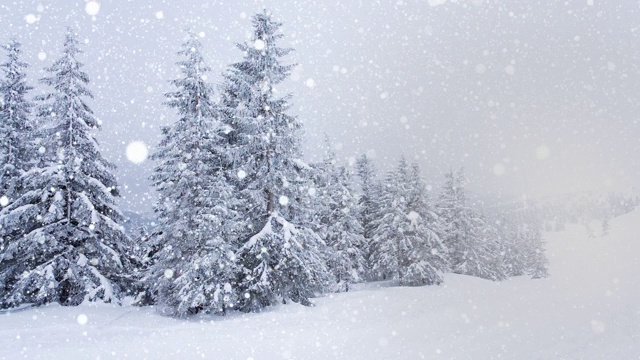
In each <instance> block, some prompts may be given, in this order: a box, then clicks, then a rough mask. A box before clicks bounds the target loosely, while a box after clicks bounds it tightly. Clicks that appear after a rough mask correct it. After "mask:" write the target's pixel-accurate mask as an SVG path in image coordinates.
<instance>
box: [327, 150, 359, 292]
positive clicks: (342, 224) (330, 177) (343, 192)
mask: <svg viewBox="0 0 640 360" xmlns="http://www.w3.org/2000/svg"><path fill="white" fill-rule="evenodd" d="M326 146H327V153H326V156H325V158H324V160H323V161H322V163H320V164H318V165H316V170H317V172H318V174H317V179H316V187H315V189H316V192H317V195H316V196H317V198H318V199H319V201H318V203H317V204H316V207H317V210H316V212H315V213H316V232H317V233H318V235H319V236H320V237H321V238H322V239H324V241H325V242H326V244H327V246H328V247H329V251H328V252H327V256H326V257H325V258H326V261H327V266H328V267H329V269H330V270H331V272H332V273H333V276H334V277H335V279H336V290H337V291H349V286H350V284H352V283H356V282H359V281H362V279H363V276H364V274H365V267H366V262H365V259H364V242H365V240H364V237H363V235H362V233H363V229H362V226H361V225H360V222H359V221H358V218H357V215H358V213H357V210H358V204H357V199H356V197H355V195H354V192H353V189H352V188H351V174H350V172H349V171H348V170H347V168H345V167H344V166H339V165H337V164H336V162H337V160H336V156H335V154H334V153H333V151H331V146H330V144H329V141H328V139H327V140H326Z"/></svg>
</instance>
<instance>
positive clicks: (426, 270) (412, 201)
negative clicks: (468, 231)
mask: <svg viewBox="0 0 640 360" xmlns="http://www.w3.org/2000/svg"><path fill="white" fill-rule="evenodd" d="M406 181H407V190H408V193H407V217H408V219H409V220H410V225H409V227H408V231H407V232H406V235H407V236H408V237H409V239H410V242H411V245H412V251H411V253H410V255H409V257H410V258H411V261H410V265H409V267H408V268H407V269H406V270H404V275H403V278H404V283H406V284H412V285H423V284H428V285H431V284H440V283H441V282H442V277H441V276H440V274H441V273H443V272H445V271H446V270H447V269H448V261H447V251H446V248H445V247H444V245H443V243H442V241H441V237H442V236H443V233H444V229H443V228H444V227H443V224H442V223H441V221H440V218H439V217H438V215H437V214H436V212H435V208H434V206H433V204H432V203H431V199H429V197H428V194H427V187H426V185H425V184H424V181H423V180H422V175H421V173H420V167H419V166H418V164H415V163H414V164H412V165H411V171H410V173H409V178H408V179H407V180H406Z"/></svg>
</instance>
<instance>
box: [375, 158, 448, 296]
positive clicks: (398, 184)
mask: <svg viewBox="0 0 640 360" xmlns="http://www.w3.org/2000/svg"><path fill="white" fill-rule="evenodd" d="M413 176H418V177H419V169H418V168H417V167H414V168H413V170H411V169H409V165H408V163H407V161H406V160H405V159H404V157H403V158H401V159H400V163H399V165H398V167H397V169H396V170H394V171H391V172H389V174H388V175H387V177H386V179H385V182H384V186H383V189H382V193H381V198H380V208H379V210H378V214H377V216H376V218H375V220H374V221H373V222H372V225H373V227H374V228H373V229H374V230H373V236H372V242H371V249H372V250H371V267H372V272H373V273H374V274H377V276H378V277H382V278H384V279H393V280H399V282H400V284H402V285H411V286H416V285H431V284H439V283H441V282H442V277H441V276H440V273H441V272H442V271H444V270H445V269H446V259H445V258H444V255H445V252H444V248H443V246H442V244H441V242H440V239H439V236H438V234H437V230H435V229H434V227H437V226H438V225H437V221H436V216H435V214H432V213H431V212H430V210H429V203H428V199H427V198H426V194H425V193H424V192H423V191H424V186H423V184H422V181H421V180H420V179H419V178H418V179H413Z"/></svg>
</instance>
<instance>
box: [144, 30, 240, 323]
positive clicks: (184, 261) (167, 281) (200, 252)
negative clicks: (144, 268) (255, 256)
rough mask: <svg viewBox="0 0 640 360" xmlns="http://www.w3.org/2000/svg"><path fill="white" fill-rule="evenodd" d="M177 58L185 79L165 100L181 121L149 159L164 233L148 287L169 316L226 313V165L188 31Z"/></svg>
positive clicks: (198, 49) (229, 272)
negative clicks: (154, 162) (154, 163)
mask: <svg viewBox="0 0 640 360" xmlns="http://www.w3.org/2000/svg"><path fill="white" fill-rule="evenodd" d="M178 54H179V55H180V56H182V57H183V60H181V61H179V62H178V63H177V65H178V66H179V67H180V71H181V72H182V75H183V76H182V77H181V78H179V79H176V80H172V81H171V84H172V85H174V86H175V87H176V88H177V89H176V91H175V92H170V93H167V94H166V98H167V101H166V105H167V106H168V107H170V108H173V109H175V110H176V111H177V112H178V114H179V116H180V118H179V119H178V121H177V122H176V123H175V124H173V125H172V126H169V127H165V128H163V130H162V133H163V139H162V141H161V142H160V145H159V147H158V150H157V152H156V153H155V154H153V156H152V158H153V159H154V160H156V161H158V165H157V166H156V168H155V170H154V174H153V176H152V181H153V184H154V186H155V187H156V189H157V191H158V193H159V195H160V200H159V201H158V203H157V204H156V207H155V211H156V214H157V216H158V221H159V228H160V229H161V232H160V233H159V234H158V235H157V238H156V239H154V243H155V246H156V248H157V252H156V253H155V254H154V256H153V259H152V261H153V265H152V266H151V267H150V270H149V273H148V275H147V276H146V279H145V282H146V283H147V286H148V288H149V291H150V295H151V297H152V298H154V299H155V301H156V302H157V303H158V304H159V305H161V306H162V308H163V309H164V310H166V311H167V312H168V313H170V314H173V315H177V316H182V315H186V314H192V313H197V312H199V311H204V312H208V313H224V312H225V311H226V310H227V309H229V308H233V307H234V306H235V303H236V297H235V291H234V290H235V289H234V288H235V282H234V276H235V273H236V271H237V270H236V263H235V254H234V250H235V249H234V247H233V244H232V243H231V242H230V241H229V239H230V237H231V231H232V229H231V228H230V226H229V225H230V223H231V222H230V219H231V218H232V217H233V216H234V212H233V211H232V210H231V205H232V196H233V187H232V186H231V183H230V182H229V181H228V180H227V177H226V175H227V172H226V171H227V168H228V167H229V161H230V159H229V156H228V155H227V154H226V150H227V148H226V138H225V136H224V129H223V126H222V125H223V124H222V122H221V120H220V115H221V113H220V111H219V109H218V105H216V104H215V103H214V101H213V92H212V88H211V86H210V85H209V84H207V83H206V81H205V80H204V77H205V76H206V74H207V73H208V72H209V71H210V68H209V67H208V66H207V65H206V64H205V61H204V58H203V55H202V44H201V43H200V41H199V39H198V36H197V35H195V34H193V33H190V32H189V33H188V35H187V40H186V41H185V42H184V43H183V44H182V50H181V51H179V52H178Z"/></svg>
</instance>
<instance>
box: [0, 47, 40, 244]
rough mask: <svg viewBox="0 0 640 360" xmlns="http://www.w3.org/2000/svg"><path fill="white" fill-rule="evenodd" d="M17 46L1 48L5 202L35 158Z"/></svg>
mask: <svg viewBox="0 0 640 360" xmlns="http://www.w3.org/2000/svg"><path fill="white" fill-rule="evenodd" d="M21 47H22V45H21V44H20V42H18V41H17V40H15V39H13V40H11V41H10V42H9V44H7V45H6V46H4V48H5V49H6V50H7V53H8V54H7V61H6V62H4V63H2V64H1V65H0V69H2V73H3V75H4V77H3V78H2V80H0V196H4V197H5V198H6V201H7V202H11V201H13V200H15V198H16V197H17V196H18V195H19V193H20V181H19V180H20V175H21V174H22V171H24V170H28V168H29V167H30V161H29V160H30V159H31V158H32V156H34V155H35V153H33V152H32V151H33V146H32V145H31V144H30V142H29V140H30V139H31V121H30V116H31V109H32V107H33V104H32V103H31V102H30V101H29V100H27V96H28V93H29V91H30V90H32V87H31V86H29V85H28V84H27V81H26V77H27V75H26V73H25V71H26V69H27V67H28V65H27V64H26V63H25V62H23V61H22V59H21V56H22V49H21ZM5 205H6V204H5ZM0 246H1V243H0Z"/></svg>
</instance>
